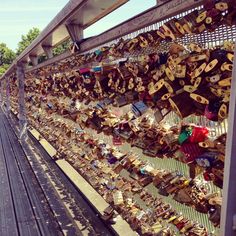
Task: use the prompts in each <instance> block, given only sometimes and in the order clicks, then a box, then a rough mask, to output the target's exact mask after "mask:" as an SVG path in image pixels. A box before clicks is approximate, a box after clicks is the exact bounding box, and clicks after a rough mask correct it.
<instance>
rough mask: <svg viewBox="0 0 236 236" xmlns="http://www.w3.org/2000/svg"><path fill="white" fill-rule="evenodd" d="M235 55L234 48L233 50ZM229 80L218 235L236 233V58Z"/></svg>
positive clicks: (232, 234) (233, 234) (233, 235)
mask: <svg viewBox="0 0 236 236" xmlns="http://www.w3.org/2000/svg"><path fill="white" fill-rule="evenodd" d="M234 55H236V49H235V52H234ZM232 78H233V79H232V82H231V91H230V103H229V118H228V133H227V141H226V155H225V166H224V186H223V205H222V209H221V224H220V236H235V235H236V202H235V197H236V187H235V185H236V158H235V157H236V59H235V58H234V67H233V77H232Z"/></svg>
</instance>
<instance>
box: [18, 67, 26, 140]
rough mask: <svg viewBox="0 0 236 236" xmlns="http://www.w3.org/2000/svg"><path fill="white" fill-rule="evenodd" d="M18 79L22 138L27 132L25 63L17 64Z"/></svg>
mask: <svg viewBox="0 0 236 236" xmlns="http://www.w3.org/2000/svg"><path fill="white" fill-rule="evenodd" d="M16 71H17V72H16V73H17V80H18V87H19V100H18V102H19V126H20V139H25V138H26V135H27V132H26V127H27V119H26V111H25V63H18V64H17V69H16Z"/></svg>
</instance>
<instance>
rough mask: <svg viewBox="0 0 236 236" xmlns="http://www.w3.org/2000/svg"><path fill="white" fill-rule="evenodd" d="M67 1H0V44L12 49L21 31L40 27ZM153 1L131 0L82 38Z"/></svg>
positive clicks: (145, 6) (45, 24)
mask: <svg viewBox="0 0 236 236" xmlns="http://www.w3.org/2000/svg"><path fill="white" fill-rule="evenodd" d="M98 1H102V0H98ZM67 3H68V0H0V43H2V42H3V43H6V44H7V46H8V47H9V48H11V49H13V50H15V49H16V48H17V43H18V42H19V41H20V39H21V35H22V34H26V33H27V32H28V31H29V30H30V29H31V28H33V27H37V28H39V29H40V30H43V29H44V28H45V27H46V26H47V24H48V23H49V22H50V21H51V20H52V19H53V18H54V17H55V16H56V14H57V13H58V12H59V11H60V10H61V9H62V8H63V7H64V6H65V5H66V4H67ZM155 3H156V0H130V1H129V2H128V3H126V4H125V5H124V6H122V7H121V8H119V9H118V10H116V11H115V12H113V13H111V14H109V15H108V16H107V17H105V18H103V19H102V20H100V21H99V22H97V23H96V24H94V25H93V26H91V27H89V28H88V29H86V30H85V32H84V37H90V36H93V35H97V34H99V33H102V32H103V31H105V30H107V29H109V28H110V27H113V26H115V25H117V24H119V23H121V22H123V21H125V20H127V19H129V18H130V17H132V16H135V15H136V14H138V13H140V12H142V11H144V10H146V9H148V8H150V7H152V6H154V5H155Z"/></svg>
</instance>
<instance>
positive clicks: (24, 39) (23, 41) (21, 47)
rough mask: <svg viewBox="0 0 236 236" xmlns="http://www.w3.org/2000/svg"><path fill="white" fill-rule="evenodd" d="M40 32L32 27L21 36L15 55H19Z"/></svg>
mask: <svg viewBox="0 0 236 236" xmlns="http://www.w3.org/2000/svg"><path fill="white" fill-rule="evenodd" d="M39 34H40V30H39V29H38V28H32V29H31V30H29V32H28V33H27V34H26V35H22V36H21V41H20V42H19V43H18V48H17V49H16V55H20V54H21V53H22V52H23V51H24V50H25V49H26V48H27V47H28V46H29V45H30V44H31V43H32V42H33V41H34V39H36V38H37V37H38V35H39Z"/></svg>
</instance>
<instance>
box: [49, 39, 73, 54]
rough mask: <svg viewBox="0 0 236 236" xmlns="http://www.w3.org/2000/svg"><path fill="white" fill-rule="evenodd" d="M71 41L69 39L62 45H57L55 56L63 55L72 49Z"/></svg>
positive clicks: (54, 51)
mask: <svg viewBox="0 0 236 236" xmlns="http://www.w3.org/2000/svg"><path fill="white" fill-rule="evenodd" d="M70 44H71V40H70V39H67V40H66V41H64V42H62V43H61V44H59V45H57V46H56V47H55V48H53V55H54V56H57V55H60V54H62V53H63V52H65V51H67V50H68V49H69V47H70Z"/></svg>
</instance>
